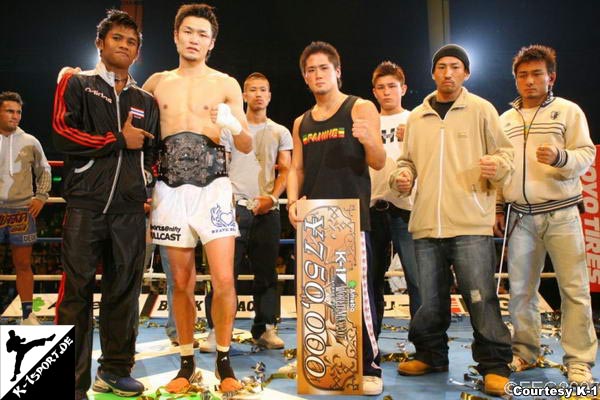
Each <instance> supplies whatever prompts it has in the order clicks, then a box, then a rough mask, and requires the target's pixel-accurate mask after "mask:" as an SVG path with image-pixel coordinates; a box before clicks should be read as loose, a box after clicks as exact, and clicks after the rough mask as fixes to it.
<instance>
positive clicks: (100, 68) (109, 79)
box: [94, 61, 137, 90]
mask: <svg viewBox="0 0 600 400" xmlns="http://www.w3.org/2000/svg"><path fill="white" fill-rule="evenodd" d="M94 73H96V74H98V75H100V77H101V78H102V79H103V80H104V81H105V82H106V83H108V84H109V85H110V86H111V87H115V73H114V72H111V71H109V70H107V69H106V65H104V63H103V62H102V61H99V62H98V64H96V68H95V69H94ZM136 83H137V82H136V81H135V79H133V77H132V76H131V74H127V83H126V84H125V87H124V88H123V90H127V89H129V88H130V87H131V86H133V85H135V84H136Z"/></svg>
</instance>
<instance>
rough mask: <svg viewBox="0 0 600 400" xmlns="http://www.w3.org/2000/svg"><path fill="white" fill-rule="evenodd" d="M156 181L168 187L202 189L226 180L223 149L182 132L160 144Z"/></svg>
mask: <svg viewBox="0 0 600 400" xmlns="http://www.w3.org/2000/svg"><path fill="white" fill-rule="evenodd" d="M158 173H159V176H158V179H159V180H161V181H163V182H165V183H166V184H167V185H169V186H171V187H177V186H181V185H183V184H186V183H188V184H191V185H195V186H200V187H203V186H206V185H208V184H209V183H211V182H212V181H214V180H215V179H217V178H220V177H222V176H227V163H226V157H225V147H223V146H221V145H219V144H216V143H215V142H213V141H212V140H211V139H210V138H209V137H208V136H205V135H201V134H197V133H192V132H182V133H178V134H175V135H171V136H167V138H166V139H164V140H163V142H162V148H161V152H160V158H159V167H158Z"/></svg>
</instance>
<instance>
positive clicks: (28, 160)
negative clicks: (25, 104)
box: [0, 128, 52, 208]
mask: <svg viewBox="0 0 600 400" xmlns="http://www.w3.org/2000/svg"><path fill="white" fill-rule="evenodd" d="M33 176H35V187H36V192H35V194H34V193H33ZM51 185H52V176H51V173H50V165H49V164H48V160H47V159H46V156H45V155H44V150H43V149H42V145H41V144H40V142H39V140H37V139H36V138H35V137H34V136H32V135H30V134H28V133H25V131H23V130H22V129H21V128H17V129H16V131H15V132H13V133H11V134H10V135H8V136H4V135H0V208H25V207H27V206H28V205H29V203H30V202H31V199H32V198H33V197H34V196H35V198H36V199H39V200H41V201H43V202H46V200H48V192H49V191H50V187H51Z"/></svg>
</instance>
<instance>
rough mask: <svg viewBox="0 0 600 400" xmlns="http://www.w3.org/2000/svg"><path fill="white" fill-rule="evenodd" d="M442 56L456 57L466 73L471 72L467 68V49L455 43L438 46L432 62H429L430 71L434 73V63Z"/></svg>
mask: <svg viewBox="0 0 600 400" xmlns="http://www.w3.org/2000/svg"><path fill="white" fill-rule="evenodd" d="M442 57H455V58H458V59H459V60H460V61H462V63H463V65H464V67H465V71H466V72H467V73H471V70H470V69H469V68H470V62H469V55H468V54H467V51H466V50H465V49H464V48H462V47H460V46H459V45H457V44H447V45H445V46H442V47H440V49H439V50H438V51H436V52H435V54H434V55H433V60H432V63H431V73H434V71H435V64H436V63H437V62H438V60H439V59H440V58H442Z"/></svg>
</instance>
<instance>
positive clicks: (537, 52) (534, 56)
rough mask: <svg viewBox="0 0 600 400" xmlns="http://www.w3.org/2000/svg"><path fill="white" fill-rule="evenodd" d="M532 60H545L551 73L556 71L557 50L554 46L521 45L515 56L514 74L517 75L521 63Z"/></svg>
mask: <svg viewBox="0 0 600 400" xmlns="http://www.w3.org/2000/svg"><path fill="white" fill-rule="evenodd" d="M530 61H544V62H545V63H546V69H547V70H548V73H549V74H551V73H553V72H556V51H555V50H554V49H553V48H552V47H548V46H542V45H541V44H532V45H530V46H527V47H521V49H520V50H519V52H518V53H517V55H516V56H515V58H513V75H514V76H517V68H519V65H521V64H523V63H525V62H530Z"/></svg>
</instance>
